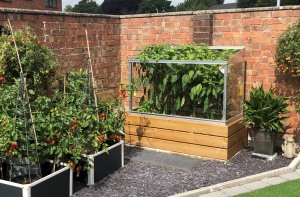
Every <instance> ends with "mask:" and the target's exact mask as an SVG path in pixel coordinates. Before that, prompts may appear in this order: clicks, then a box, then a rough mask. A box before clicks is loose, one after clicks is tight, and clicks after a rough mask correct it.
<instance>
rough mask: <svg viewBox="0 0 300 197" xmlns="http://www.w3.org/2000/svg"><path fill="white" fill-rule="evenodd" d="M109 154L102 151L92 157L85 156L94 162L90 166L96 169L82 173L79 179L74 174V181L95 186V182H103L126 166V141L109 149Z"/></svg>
mask: <svg viewBox="0 0 300 197" xmlns="http://www.w3.org/2000/svg"><path fill="white" fill-rule="evenodd" d="M107 150H108V153H109V154H107V153H106V152H105V150H102V151H100V152H98V153H95V154H92V155H84V156H85V157H89V158H90V159H91V160H92V161H93V162H91V163H90V164H91V165H92V166H93V167H94V169H90V173H89V174H87V172H86V171H84V172H82V173H80V176H79V177H77V176H76V173H74V176H73V177H74V180H76V181H79V182H82V183H85V184H87V185H94V184H95V182H98V181H101V180H102V179H103V178H105V177H106V176H108V175H109V174H112V173H114V172H115V171H117V170H118V169H120V168H121V167H123V166H124V141H123V140H121V141H120V142H118V143H116V144H115V145H112V146H110V147H108V148H107Z"/></svg>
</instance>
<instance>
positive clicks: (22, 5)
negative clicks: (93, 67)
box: [0, 0, 62, 12]
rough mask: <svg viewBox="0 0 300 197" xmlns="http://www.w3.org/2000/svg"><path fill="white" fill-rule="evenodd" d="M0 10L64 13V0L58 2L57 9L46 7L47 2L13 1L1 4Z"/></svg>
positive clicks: (32, 0)
mask: <svg viewBox="0 0 300 197" xmlns="http://www.w3.org/2000/svg"><path fill="white" fill-rule="evenodd" d="M0 8H18V9H31V10H50V11H60V12H61V11H62V0H57V8H50V7H46V6H45V0H11V2H3V1H2V2H1V1H0Z"/></svg>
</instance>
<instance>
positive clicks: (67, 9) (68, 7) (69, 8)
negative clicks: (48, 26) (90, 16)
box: [64, 5, 73, 12]
mask: <svg viewBox="0 0 300 197" xmlns="http://www.w3.org/2000/svg"><path fill="white" fill-rule="evenodd" d="M72 9H73V7H72V6H71V5H66V7H65V9H64V11H65V12H72Z"/></svg>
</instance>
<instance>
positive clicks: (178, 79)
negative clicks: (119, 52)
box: [133, 44, 236, 119]
mask: <svg viewBox="0 0 300 197" xmlns="http://www.w3.org/2000/svg"><path fill="white" fill-rule="evenodd" d="M235 53H236V50H212V49H208V48H207V46H206V45H205V44H200V45H196V44H185V45H177V46H171V45H170V44H163V45H153V46H148V47H146V48H145V50H143V51H142V52H141V53H140V54H139V55H138V56H137V57H136V58H137V59H141V60H144V61H145V63H141V64H134V65H133V66H134V67H135V68H136V70H137V72H138V75H139V77H138V78H137V82H136V85H137V88H140V87H141V85H142V84H143V86H142V88H143V89H144V96H143V97H142V98H141V103H140V104H141V105H142V102H143V101H144V100H145V96H146V97H147V98H148V100H149V101H150V102H151V103H153V106H154V107H155V108H156V110H158V111H159V113H163V114H176V115H188V116H193V117H203V118H207V117H209V118H211V119H222V115H223V113H222V112H223V91H224V74H223V73H222V72H220V70H219V68H220V67H221V66H222V65H217V64H197V65H195V64H180V63H178V64H171V63H167V64H158V63H148V60H150V59H154V60H156V61H158V60H203V61H227V60H228V59H229V58H230V57H231V56H233V55H234V54H235Z"/></svg>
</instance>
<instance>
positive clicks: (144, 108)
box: [137, 100, 156, 113]
mask: <svg viewBox="0 0 300 197" xmlns="http://www.w3.org/2000/svg"><path fill="white" fill-rule="evenodd" d="M140 103H141V107H140V108H139V109H138V110H137V111H139V112H148V113H156V110H155V109H154V108H153V107H152V106H151V103H150V101H149V100H145V101H141V102H140Z"/></svg>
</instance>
